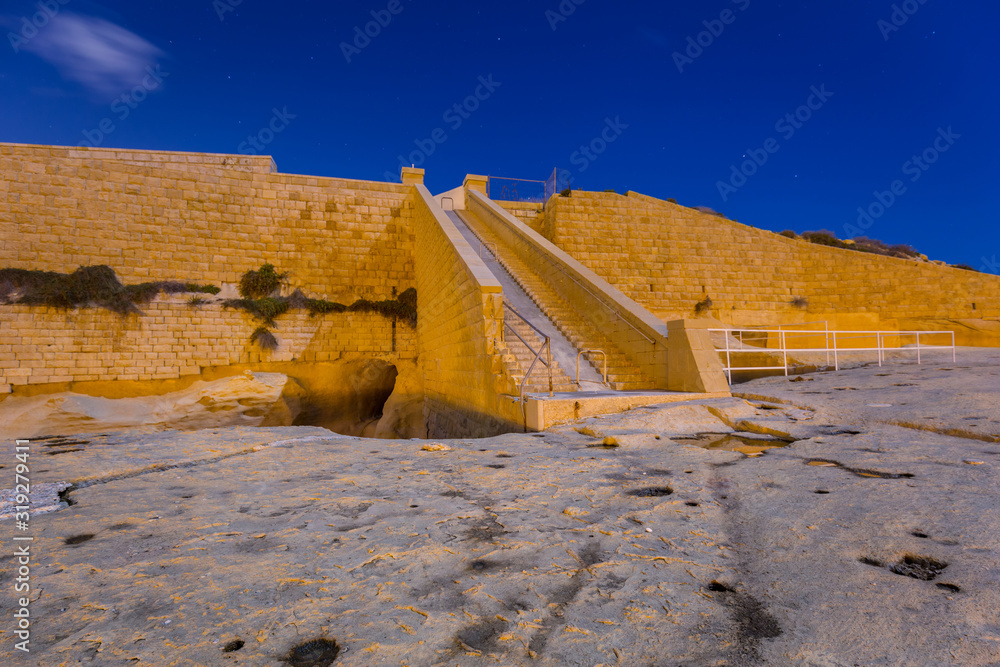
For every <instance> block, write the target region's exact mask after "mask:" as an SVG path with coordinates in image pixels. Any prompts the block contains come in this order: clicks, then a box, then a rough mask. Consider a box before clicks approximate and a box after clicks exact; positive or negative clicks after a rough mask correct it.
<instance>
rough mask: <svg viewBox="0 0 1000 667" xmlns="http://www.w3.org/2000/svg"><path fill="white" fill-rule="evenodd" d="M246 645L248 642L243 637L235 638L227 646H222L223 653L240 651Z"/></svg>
mask: <svg viewBox="0 0 1000 667" xmlns="http://www.w3.org/2000/svg"><path fill="white" fill-rule="evenodd" d="M244 646H246V642H245V641H243V640H242V639H234V640H233V641H231V642H229V643H228V644H226V645H225V646H223V647H222V652H223V653H232V652H233V651H239V650H240V649H241V648H243V647H244Z"/></svg>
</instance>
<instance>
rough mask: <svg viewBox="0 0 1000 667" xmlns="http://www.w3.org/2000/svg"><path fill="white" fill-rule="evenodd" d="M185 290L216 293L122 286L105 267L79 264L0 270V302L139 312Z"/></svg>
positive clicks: (165, 285) (173, 286)
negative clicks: (69, 268)
mask: <svg viewBox="0 0 1000 667" xmlns="http://www.w3.org/2000/svg"><path fill="white" fill-rule="evenodd" d="M186 292H195V293H206V294H218V293H219V292H220V289H219V288H218V287H216V286H215V285H196V284H194V283H183V282H177V281H158V282H150V283H140V284H138V285H123V284H122V283H121V281H119V280H118V276H117V275H115V272H114V270H113V269H112V268H111V267H109V266H104V265H101V266H81V267H80V268H78V269H77V270H76V271H74V272H73V273H69V274H67V273H57V272H55V271H29V270H26V269H0V303H23V304H28V305H36V306H51V307H54V308H62V309H70V308H86V307H96V308H105V309H107V310H110V311H112V312H115V313H118V314H120V315H129V314H133V313H139V312H141V311H140V310H139V306H140V305H142V304H147V303H149V302H150V301H152V300H153V299H154V298H156V296H157V295H159V294H161V293H163V294H179V293H186Z"/></svg>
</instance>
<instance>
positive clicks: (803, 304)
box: [792, 296, 809, 310]
mask: <svg viewBox="0 0 1000 667" xmlns="http://www.w3.org/2000/svg"><path fill="white" fill-rule="evenodd" d="M792 307H793V308H798V309H800V310H805V309H806V308H808V307H809V300H808V299H807V298H805V297H804V296H797V297H795V298H794V299H792Z"/></svg>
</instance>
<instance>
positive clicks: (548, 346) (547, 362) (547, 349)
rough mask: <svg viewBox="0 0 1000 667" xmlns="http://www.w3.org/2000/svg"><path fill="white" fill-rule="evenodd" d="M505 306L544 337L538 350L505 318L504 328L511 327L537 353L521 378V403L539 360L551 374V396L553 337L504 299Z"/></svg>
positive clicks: (550, 387) (550, 388)
mask: <svg viewBox="0 0 1000 667" xmlns="http://www.w3.org/2000/svg"><path fill="white" fill-rule="evenodd" d="M503 307H504V309H505V310H507V311H509V312H510V313H511V314H512V315H514V316H515V317H517V319H519V320H521V321H522V322H524V323H525V324H526V325H528V328H530V329H531V330H532V331H534V332H535V333H536V334H538V335H539V336H540V337H541V338H542V346H541V348H539V349H538V350H536V349H535V348H533V347H531V343H529V342H528V341H526V340H525V339H524V337H523V336H522V335H521V334H519V333H518V332H517V330H516V329H515V328H514V327H513V326H511V324H510V322H509V321H508V320H507V318H506V317H505V318H504V321H503V323H504V329H505V330H506V329H509V330H510V332H511V333H512V334H514V336H516V337H517V339H518V340H519V341H521V344H522V345H524V346H525V347H526V348H528V351H529V352H530V353H531V354H534V355H535V357H534V358H533V359H532V360H531V365H530V366H528V369H527V370H526V371H525V372H524V377H523V378H521V386H520V387H519V389H518V391H519V394H520V397H521V403H522V405H523V403H524V386H525V385H526V384H527V383H528V378H529V377H530V376H531V372H532V371H533V370H535V366H536V365H537V364H538V362H539V361H541V362H542V365H543V366H545V367H546V368H547V369H548V376H549V396H551V395H552V393H553V382H552V339H551V338H549V336H548V335H546V333H545V332H544V331H542V330H541V329H539V328H538V327H536V326H535V325H534V324H532V323H531V322H529V321H528V320H526V319H525V318H524V316H522V315H521V313H519V312H517V311H516V310H514V309H513V308H512V307H511V306H510V304H509V303H507V302H506V301H504V304H503ZM501 338H502V339H503V340H505V339H506V337H505V336H503V335H502V337H501ZM542 354H545V358H544V359H542Z"/></svg>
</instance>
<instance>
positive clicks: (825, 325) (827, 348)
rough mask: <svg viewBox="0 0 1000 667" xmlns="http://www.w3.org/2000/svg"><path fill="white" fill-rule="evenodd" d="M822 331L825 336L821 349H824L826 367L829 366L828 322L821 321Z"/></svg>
mask: <svg viewBox="0 0 1000 667" xmlns="http://www.w3.org/2000/svg"><path fill="white" fill-rule="evenodd" d="M823 330H824V331H826V335H825V336H824V337H823V341H824V342H823V347H825V348H826V365H827V366H829V365H830V322H829V320H823Z"/></svg>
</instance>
